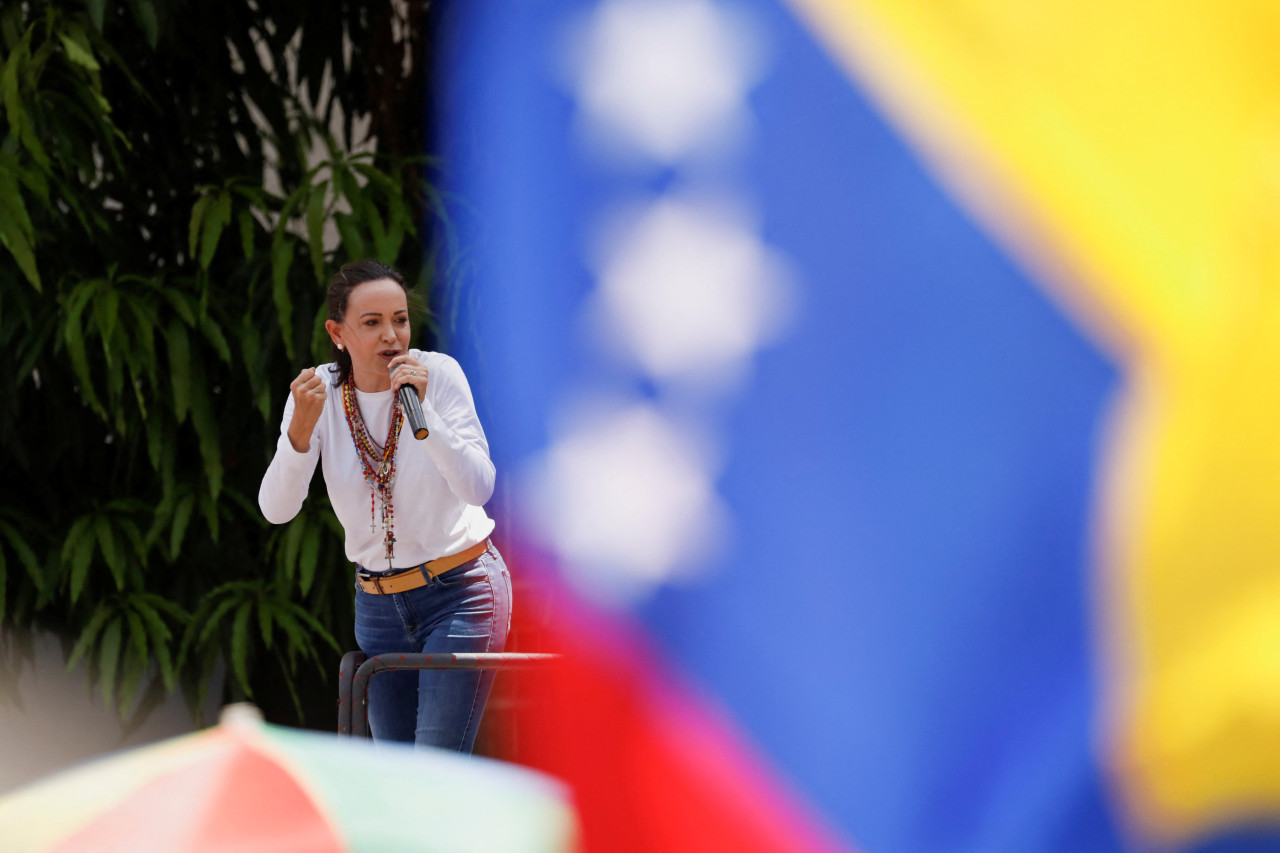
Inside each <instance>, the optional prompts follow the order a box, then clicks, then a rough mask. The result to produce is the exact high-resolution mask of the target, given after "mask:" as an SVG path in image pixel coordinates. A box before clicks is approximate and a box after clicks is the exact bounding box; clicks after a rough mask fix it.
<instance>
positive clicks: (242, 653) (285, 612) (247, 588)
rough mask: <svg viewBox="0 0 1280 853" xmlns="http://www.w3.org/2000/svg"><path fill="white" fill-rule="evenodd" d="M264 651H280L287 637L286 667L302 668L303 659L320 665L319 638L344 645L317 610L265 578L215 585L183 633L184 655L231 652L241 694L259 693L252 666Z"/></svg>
mask: <svg viewBox="0 0 1280 853" xmlns="http://www.w3.org/2000/svg"><path fill="white" fill-rule="evenodd" d="M255 638H260V639H261V642H262V645H261V649H262V651H263V652H267V651H271V652H273V653H275V654H279V652H280V651H281V650H279V649H273V646H274V645H275V641H276V640H277V639H281V640H282V642H283V656H282V657H281V658H280V660H281V661H282V662H283V664H284V666H285V670H286V672H289V673H293V672H296V670H297V666H298V664H299V663H300V662H301V661H303V660H306V661H310V662H311V663H313V664H315V665H317V666H320V665H321V660H320V654H319V652H320V650H319V647H318V645H317V641H319V642H322V643H323V644H324V645H325V646H327V647H328V649H330V650H332V651H333V652H334V653H336V654H341V651H342V647H341V646H339V645H338V643H337V641H335V640H334V638H333V635H332V634H330V633H329V631H328V630H327V629H326V628H325V627H324V626H323V625H322V624H321V623H320V622H319V621H318V620H317V619H316V618H315V617H314V616H312V615H311V613H310V612H309V611H308V610H307V609H306V608H305V607H303V606H301V605H299V604H298V603H297V602H295V601H292V600H291V599H290V597H289V596H288V594H287V592H286V590H284V589H283V588H282V587H280V586H279V585H277V584H275V583H272V582H269V581H266V580H263V579H257V580H245V581H232V582H230V583H225V584H223V585H221V586H219V587H218V588H216V589H214V590H213V591H212V592H210V593H209V595H208V596H207V597H206V598H205V599H204V600H203V601H202V602H201V604H200V606H199V608H198V609H197V610H196V612H195V613H194V614H193V615H192V619H191V621H190V622H189V623H188V627H187V630H186V633H185V634H184V635H183V639H182V648H181V652H180V656H181V659H182V660H186V659H187V657H188V656H190V655H207V654H209V653H210V651H211V650H213V649H223V650H226V651H227V653H228V665H229V666H230V668H231V672H232V674H233V675H234V678H235V686H236V688H237V689H238V691H239V692H240V693H241V695H243V696H245V697H252V696H253V687H252V685H251V684H250V672H251V670H252V668H253V664H254V662H255V659H256V657H257V656H258V655H259V651H258V645H257V643H256V642H255Z"/></svg>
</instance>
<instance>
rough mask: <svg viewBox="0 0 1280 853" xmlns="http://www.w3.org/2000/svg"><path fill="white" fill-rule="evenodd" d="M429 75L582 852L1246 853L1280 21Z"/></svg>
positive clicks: (1273, 621) (795, 19) (827, 44)
mask: <svg viewBox="0 0 1280 853" xmlns="http://www.w3.org/2000/svg"><path fill="white" fill-rule="evenodd" d="M440 28H441V29H440V32H441V38H440V40H439V43H440V45H441V74H440V76H441V79H442V81H443V89H442V92H441V97H440V102H441V104H442V110H441V114H440V122H441V126H442V128H443V134H444V139H443V141H444V153H445V157H446V162H447V164H448V167H447V168H448V169H449V170H450V176H451V186H450V189H451V190H452V191H453V193H454V194H455V196H456V198H457V199H458V205H457V206H456V208H455V211H456V216H457V217H458V222H459V228H460V230H461V235H460V236H461V239H462V243H463V245H465V246H466V247H467V250H468V252H469V253H470V256H469V263H468V264H467V266H466V267H465V270H466V273H467V275H466V277H465V278H464V279H463V280H461V286H460V287H459V288H458V290H457V292H456V293H455V294H453V295H452V297H451V298H452V299H453V301H454V303H455V307H456V308H457V310H458V311H459V317H460V322H459V326H458V328H459V330H460V332H461V334H460V339H459V340H458V341H457V342H456V344H455V346H454V351H455V352H457V353H458V354H459V356H460V357H461V358H462V360H463V363H464V364H465V365H466V366H467V368H468V370H469V372H470V373H471V375H472V377H473V384H474V385H475V386H476V388H477V397H478V401H479V404H480V406H481V415H482V417H483V418H484V419H485V423H486V425H487V427H488V430H489V432H490V438H491V442H492V445H493V447H494V450H495V454H496V456H497V461H498V463H499V466H500V469H501V470H502V471H503V472H504V486H503V489H504V491H503V498H502V506H503V507H506V508H507V512H506V518H505V529H506V531H507V536H508V549H509V550H510V551H511V552H512V553H511V558H512V562H513V563H514V564H515V565H516V567H517V571H523V572H526V573H528V574H534V573H541V574H540V584H541V585H542V586H543V587H545V588H551V589H554V590H556V591H557V594H556V595H555V596H554V600H553V602H552V603H551V605H550V608H551V609H550V610H549V611H548V612H547V613H548V615H547V621H548V623H549V625H550V630H551V632H552V633H551V637H552V638H551V639H550V640H549V642H552V643H555V644H559V645H561V646H563V648H564V650H566V651H567V652H569V653H570V658H571V660H572V664H571V666H570V667H568V668H566V670H565V671H563V672H559V673H557V674H555V675H554V676H551V677H549V678H548V684H547V694H546V695H547V696H549V697H550V698H551V700H552V702H553V711H554V712H553V713H552V714H551V715H547V716H546V717H544V719H543V721H542V722H543V729H542V736H541V737H537V738H530V739H526V740H527V741H531V743H528V746H527V748H528V749H530V750H531V753H530V755H529V756H528V760H530V761H531V762H532V763H536V764H538V765H540V766H543V767H546V768H547V769H549V770H552V771H553V772H557V773H559V774H560V775H562V776H564V777H565V778H567V779H568V780H569V781H570V782H571V783H572V784H573V785H574V786H575V790H576V793H577V796H578V798H579V801H580V803H581V807H582V812H583V823H584V827H585V835H586V841H587V846H588V849H591V850H597V849H599V850H684V849H688V850H821V849H842V848H846V847H849V848H860V849H864V850H867V851H875V852H876V853H880V851H886V853H896V852H897V851H901V853H918V851H934V850H936V851H984V853H985V851H1086V850H1087V851H1128V850H1135V851H1136V850H1150V849H1157V850H1201V851H1209V850H1213V851H1245V850H1275V849H1280V829H1277V818H1280V574H1278V573H1277V569H1280V441H1277V440H1276V436H1275V435H1274V429H1273V425H1274V423H1275V422H1276V420H1277V416H1280V382H1278V381H1277V379H1280V334H1278V333H1277V332H1280V328H1277V326H1280V287H1277V275H1278V274H1280V248H1277V247H1280V241H1278V240H1277V233H1278V232H1277V228H1276V225H1277V224H1278V223H1280V204H1278V202H1280V196H1278V195H1277V188H1280V168H1277V167H1280V158H1278V157H1277V154H1276V152H1277V151H1278V150H1280V148H1278V147H1277V144H1276V143H1277V141H1278V140H1280V52H1277V51H1276V50H1275V48H1274V46H1275V44H1276V43H1277V36H1278V35H1280V7H1277V6H1275V5H1274V4H1271V3H1258V2H1245V0H1233V2H1219V3H1214V4H1209V3H1205V2H1191V0H1171V2H1166V3H1162V4H1159V5H1158V6H1157V5H1154V4H1149V3H1120V4H1114V3H1095V2H1084V3H1081V2H1074V3H1067V2H1065V0H1045V1H1044V2H1039V3H1028V4H1008V3H990V2H980V0H953V2H947V3H938V4H912V3H901V2H895V0H849V2H837V0H794V2H791V3H785V2H781V0H734V2H729V0H602V2H585V0H581V2H580V0H547V1H546V2H543V3H539V4H511V3H500V2H497V0H471V2H468V3H466V4H452V5H451V6H450V7H449V8H448V9H446V10H445V11H444V12H443V13H442V19H441V21H440Z"/></svg>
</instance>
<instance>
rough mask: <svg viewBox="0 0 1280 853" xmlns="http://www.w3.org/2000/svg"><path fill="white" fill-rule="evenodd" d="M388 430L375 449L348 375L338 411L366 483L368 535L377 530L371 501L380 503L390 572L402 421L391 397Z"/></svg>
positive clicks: (395, 402)
mask: <svg viewBox="0 0 1280 853" xmlns="http://www.w3.org/2000/svg"><path fill="white" fill-rule="evenodd" d="M392 400H393V402H392V404H391V427H390V429H388V430H387V440H386V441H385V442H384V444H383V446H381V447H380V446H378V445H377V444H376V443H375V442H374V440H373V438H372V436H370V435H369V430H368V429H366V428H365V425H364V418H363V417H361V416H360V403H359V401H358V400H356V383H355V380H354V379H352V378H351V377H350V376H348V377H347V381H346V382H343V383H342V411H343V413H344V414H345V415H346V416H347V429H349V430H350V431H351V441H352V443H353V444H354V445H355V448H356V457H357V458H359V460H360V467H361V469H362V470H363V471H364V481H365V482H366V483H368V484H369V490H370V491H369V532H371V533H376V532H377V530H378V527H377V524H376V523H375V520H374V515H375V513H374V498H375V496H376V497H378V498H380V499H381V500H382V529H383V530H384V531H386V536H385V537H384V538H383V540H382V541H383V545H384V546H385V547H386V552H387V569H388V570H389V569H391V568H392V565H391V561H392V560H393V559H394V558H395V544H396V536H395V527H396V523H395V505H394V504H393V503H392V502H391V486H392V484H393V483H395V479H396V445H397V444H398V443H399V442H398V439H399V438H400V426H401V425H402V424H403V423H404V418H402V417H401V416H400V400H399V398H398V397H394V396H393V397H392Z"/></svg>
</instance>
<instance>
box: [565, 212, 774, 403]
mask: <svg viewBox="0 0 1280 853" xmlns="http://www.w3.org/2000/svg"><path fill="white" fill-rule="evenodd" d="M596 255H597V257H598V258H599V262H598V266H599V269H598V270H597V273H598V286H597V289H596V292H595V294H594V296H593V303H592V304H591V308H590V311H591V314H592V325H593V326H594V327H595V329H596V331H597V333H599V334H600V335H601V337H602V339H603V340H604V341H605V342H606V344H607V345H608V346H611V347H613V348H614V349H615V350H616V351H617V354H618V355H619V356H621V357H623V358H624V359H626V360H628V361H631V362H632V363H634V364H636V365H638V366H639V367H640V368H641V370H643V371H644V372H645V373H646V374H647V375H648V376H649V377H650V378H652V379H654V380H656V381H667V380H677V381H683V382H688V383H690V384H694V385H698V386H702V387H704V388H707V389H708V390H710V387H730V386H732V385H733V384H734V383H735V381H736V380H737V379H739V378H740V377H741V375H742V373H743V371H744V370H745V369H746V367H747V366H748V363H749V360H750V359H751V357H752V356H753V355H754V354H755V353H756V351H757V350H758V349H760V347H762V346H763V345H764V344H766V343H768V342H770V341H772V340H774V339H775V338H776V337H777V336H778V335H779V334H780V333H781V332H782V331H783V330H784V329H785V327H786V325H787V323H788V320H789V318H790V317H791V314H792V304H791V297H792V288H791V286H790V283H789V276H788V275H787V273H786V267H785V265H784V263H783V261H782V259H781V258H780V257H779V256H778V255H777V253H775V252H773V251H772V250H770V249H769V248H768V247H766V246H765V245H764V244H763V243H762V242H761V241H760V239H759V238H758V237H757V236H756V235H755V234H754V233H753V232H752V229H751V228H750V226H749V224H748V223H747V221H746V217H744V216H742V215H741V213H740V211H738V210H736V209H735V208H733V207H732V206H729V205H725V204H714V203H709V202H706V201H695V200H691V199H673V198H664V199H661V200H659V201H656V202H654V203H652V204H651V205H650V206H649V207H648V208H646V209H644V210H643V211H642V212H640V213H638V214H636V215H634V216H631V217H624V219H623V224H621V225H619V226H617V227H615V228H613V229H612V230H611V231H610V232H609V234H608V236H606V237H604V238H602V240H601V241H600V246H599V248H598V251H597V252H596Z"/></svg>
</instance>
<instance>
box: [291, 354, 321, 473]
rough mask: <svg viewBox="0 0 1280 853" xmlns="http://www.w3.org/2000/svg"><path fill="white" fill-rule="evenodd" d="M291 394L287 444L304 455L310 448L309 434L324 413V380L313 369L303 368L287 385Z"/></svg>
mask: <svg viewBox="0 0 1280 853" xmlns="http://www.w3.org/2000/svg"><path fill="white" fill-rule="evenodd" d="M289 391H290V392H291V393H292V394H293V420H292V421H290V422H289V443H290V444H292V445H293V449H294V450H296V451H298V452H299V453H306V452H307V449H308V448H309V447H310V446H311V433H312V431H313V430H314V429H315V428H316V422H318V421H319V420H320V413H321V412H323V411H324V401H325V398H326V397H327V396H328V391H327V389H326V388H325V387H324V380H323V379H321V378H320V377H319V376H318V375H317V374H316V369H315V368H314V367H308V368H305V369H304V370H303V371H302V372H301V373H299V374H298V378H297V379H295V380H293V381H292V382H290V383H289Z"/></svg>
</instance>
